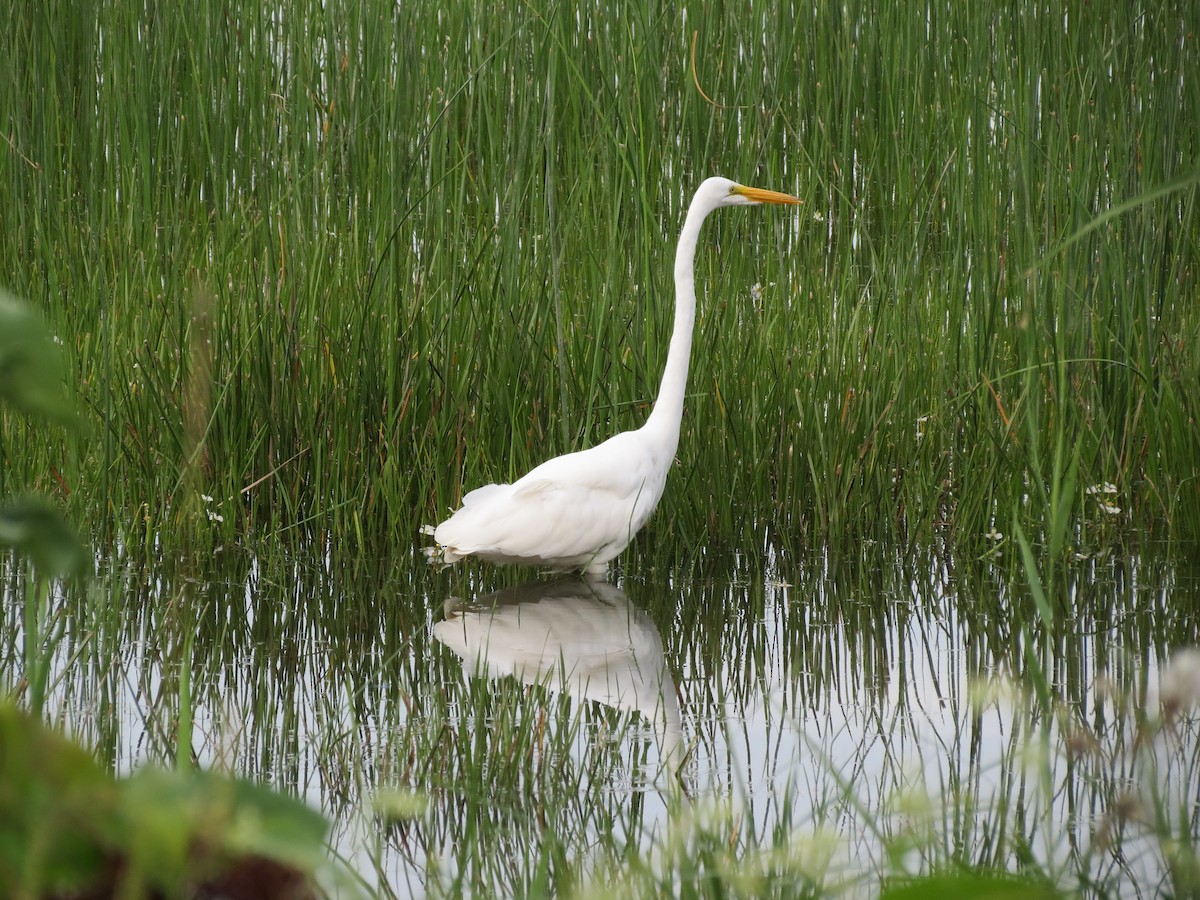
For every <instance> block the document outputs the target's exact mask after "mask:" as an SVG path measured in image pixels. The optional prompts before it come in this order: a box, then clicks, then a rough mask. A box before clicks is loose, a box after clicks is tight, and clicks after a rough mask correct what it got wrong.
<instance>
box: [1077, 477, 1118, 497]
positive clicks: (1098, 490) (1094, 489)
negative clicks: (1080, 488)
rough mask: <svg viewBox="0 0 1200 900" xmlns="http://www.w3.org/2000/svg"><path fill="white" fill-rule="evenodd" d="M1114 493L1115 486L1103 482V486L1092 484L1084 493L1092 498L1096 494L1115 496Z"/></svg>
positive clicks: (1115, 490)
mask: <svg viewBox="0 0 1200 900" xmlns="http://www.w3.org/2000/svg"><path fill="white" fill-rule="evenodd" d="M1116 492H1117V486H1116V485H1115V484H1113V483H1112V482H1111V481H1105V482H1104V483H1103V484H1093V485H1092V486H1091V487H1089V488H1088V489H1087V490H1086V491H1084V493H1085V494H1087V495H1088V496H1089V497H1094V496H1096V495H1097V494H1115V493H1116Z"/></svg>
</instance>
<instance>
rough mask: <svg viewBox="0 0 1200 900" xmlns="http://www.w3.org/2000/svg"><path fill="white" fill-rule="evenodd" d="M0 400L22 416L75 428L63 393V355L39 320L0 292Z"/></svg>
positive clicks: (68, 404) (69, 406) (21, 305)
mask: <svg viewBox="0 0 1200 900" xmlns="http://www.w3.org/2000/svg"><path fill="white" fill-rule="evenodd" d="M0 400H3V401H7V402H9V403H11V404H12V405H13V406H15V407H16V408H17V409H19V410H21V411H22V412H25V413H30V414H33V415H40V416H44V417H46V418H47V419H51V420H54V421H57V422H61V423H63V424H66V425H71V424H74V421H75V420H74V415H73V413H72V410H71V404H70V403H69V402H68V401H67V399H66V396H65V394H64V391H63V365H62V354H61V353H60V352H59V349H58V346H57V345H56V344H55V343H54V341H53V340H52V339H51V337H50V333H49V332H48V331H47V330H46V326H45V325H44V324H42V321H41V319H39V318H38V317H37V316H35V315H34V314H33V313H32V312H30V311H29V309H27V308H26V307H25V306H24V305H23V304H21V303H19V302H17V301H16V300H15V299H13V298H12V297H11V296H9V295H8V294H5V293H3V292H0Z"/></svg>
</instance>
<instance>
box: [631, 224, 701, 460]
mask: <svg viewBox="0 0 1200 900" xmlns="http://www.w3.org/2000/svg"><path fill="white" fill-rule="evenodd" d="M711 211H712V206H711V205H709V204H707V203H698V202H696V201H693V202H692V205H691V206H690V207H689V208H688V214H687V218H686V219H684V222H683V231H682V232H680V234H679V246H678V248H677V249H676V250H675V329H674V330H673V331H672V332H671V346H670V348H669V349H668V350H667V365H666V368H665V369H664V370H663V377H662V384H661V385H660V387H659V389H658V400H657V401H655V403H654V410H653V411H652V412H651V413H650V418H648V419H647V420H646V424H645V425H644V426H642V427H643V430H644V431H646V432H651V433H653V435H654V436H655V437H656V438H657V439H658V440H659V441H660V443H661V445H662V447H663V449H664V451H665V452H666V455H667V459H668V460H669V459H671V458H673V457H674V456H675V449H676V447H677V446H678V445H679V423H680V421H681V420H682V419H683V395H684V393H685V392H686V390H687V377H688V359H689V357H690V356H691V353H692V330H693V328H694V327H695V324H696V281H695V276H694V274H693V268H694V263H695V259H696V241H697V239H698V238H699V237H700V226H701V225H703V224H704V220H705V218H707V216H708V214H709V213H710V212H711Z"/></svg>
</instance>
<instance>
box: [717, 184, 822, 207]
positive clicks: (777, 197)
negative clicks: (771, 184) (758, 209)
mask: <svg viewBox="0 0 1200 900" xmlns="http://www.w3.org/2000/svg"><path fill="white" fill-rule="evenodd" d="M733 193H735V194H741V195H742V196H743V197H745V198H746V199H747V200H753V201H754V202H755V203H803V202H804V201H803V200H801V199H800V198H798V197H793V196H792V195H791V194H781V193H780V192H779V191H768V190H765V189H763V188H754V187H746V186H745V185H742V184H739V185H738V186H737V187H735V188H733Z"/></svg>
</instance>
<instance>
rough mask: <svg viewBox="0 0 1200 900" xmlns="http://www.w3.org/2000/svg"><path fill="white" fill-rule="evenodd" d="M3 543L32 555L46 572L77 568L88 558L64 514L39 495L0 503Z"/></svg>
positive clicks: (0, 525) (1, 539) (39, 566)
mask: <svg viewBox="0 0 1200 900" xmlns="http://www.w3.org/2000/svg"><path fill="white" fill-rule="evenodd" d="M0 547H12V548H13V549H14V550H16V551H17V552H18V553H21V554H23V555H25V556H27V557H29V558H30V559H31V560H32V561H33V564H34V566H35V567H36V568H37V569H38V570H39V571H40V572H42V573H43V574H46V575H64V574H67V573H68V572H74V571H77V570H79V569H80V568H81V567H82V566H83V564H84V561H85V560H86V558H87V557H86V555H85V553H84V551H83V546H82V545H81V544H80V543H79V539H78V538H76V537H75V533H74V532H73V531H72V530H71V528H70V527H69V526H68V525H67V522H66V519H64V518H63V516H62V514H61V513H59V511H58V510H57V509H55V508H54V507H53V506H51V505H50V503H49V502H48V501H46V500H44V499H42V498H41V497H37V496H26V497H19V498H17V499H15V500H10V501H9V502H8V503H6V504H4V505H3V506H0Z"/></svg>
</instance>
